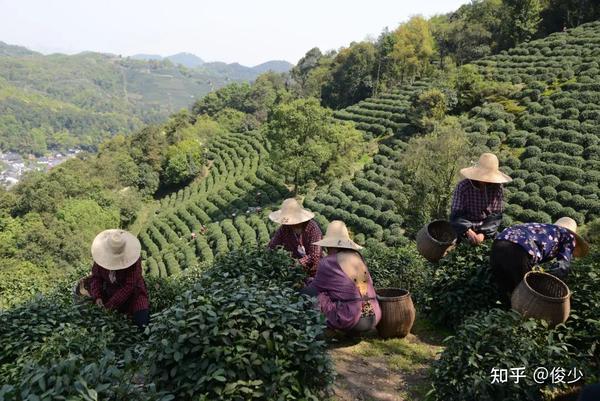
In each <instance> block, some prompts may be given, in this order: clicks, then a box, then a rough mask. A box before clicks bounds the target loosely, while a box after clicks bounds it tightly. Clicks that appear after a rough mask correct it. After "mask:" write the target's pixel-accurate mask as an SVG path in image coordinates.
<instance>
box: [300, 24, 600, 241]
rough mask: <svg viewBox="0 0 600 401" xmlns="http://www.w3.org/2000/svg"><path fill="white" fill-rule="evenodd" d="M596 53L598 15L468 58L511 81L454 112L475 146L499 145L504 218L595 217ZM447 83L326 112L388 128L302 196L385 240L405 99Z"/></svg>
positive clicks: (599, 52)
mask: <svg viewBox="0 0 600 401" xmlns="http://www.w3.org/2000/svg"><path fill="white" fill-rule="evenodd" d="M599 60H600V23H598V22H595V23H590V24H586V25H583V26H581V27H579V28H576V29H572V30H569V31H568V32H566V33H565V32H561V33H556V34H553V35H550V36H549V37H548V38H545V39H541V40H536V41H533V42H530V43H527V44H524V45H522V46H520V47H517V48H515V49H511V50H510V51H508V52H503V53H502V54H499V55H497V56H493V57H488V58H485V59H483V60H480V61H477V62H476V63H475V64H474V65H475V67H476V69H477V71H478V72H479V73H480V74H481V75H482V76H483V77H484V78H485V79H486V80H489V81H495V82H499V83H504V82H505V83H512V84H515V85H517V86H516V88H518V90H517V91H516V93H514V94H511V95H510V96H507V97H503V98H500V99H498V100H497V101H486V102H484V103H483V104H482V105H479V106H477V107H474V108H472V109H471V110H469V111H468V112H467V113H465V114H462V115H459V117H460V121H461V124H462V126H463V127H464V129H465V130H466V131H467V134H468V136H469V139H470V142H471V143H472V145H473V146H474V147H475V148H476V149H477V151H478V152H484V151H493V152H496V153H497V154H499V156H500V160H501V164H502V165H503V168H504V170H505V171H506V172H507V173H509V174H511V175H512V176H513V178H515V180H514V182H513V183H511V184H509V185H508V186H507V189H506V192H507V196H506V199H507V201H508V206H507V214H508V216H509V217H508V218H507V220H506V223H510V222H512V221H515V222H516V221H523V222H526V221H541V222H550V221H551V220H552V221H553V220H554V219H556V218H558V217H560V216H570V217H572V218H574V219H575V220H577V221H578V223H579V224H583V223H585V222H589V221H591V220H594V219H596V218H598V217H600V189H599V183H600V84H599V82H600V75H599V74H600V69H599V67H600V66H599V64H598V63H599ZM448 86H449V85H448V83H447V82H435V81H426V82H417V83H415V84H414V85H411V86H407V87H405V88H403V89H399V90H397V91H394V92H390V93H387V94H382V95H381V96H379V97H377V98H369V99H367V100H364V101H362V102H360V103H358V104H356V105H355V106H351V107H349V108H347V109H344V110H341V111H338V112H336V113H335V116H336V117H337V118H340V119H344V120H350V121H354V122H356V123H357V127H358V128H360V129H363V130H365V131H366V132H368V133H370V134H372V135H384V136H386V135H387V136H393V138H390V139H388V140H386V141H384V142H383V144H382V145H380V151H379V154H378V155H376V156H375V157H374V159H373V163H372V164H370V165H368V166H367V167H366V168H365V169H364V171H362V172H359V173H358V174H356V176H355V177H354V178H353V179H352V180H347V181H344V182H342V183H336V184H335V185H333V186H332V188H330V189H327V190H323V191H322V192H320V193H318V194H317V195H316V196H315V197H314V198H311V199H309V200H308V201H307V203H306V204H307V205H308V206H309V207H311V208H312V209H313V210H315V211H318V212H320V213H323V214H324V215H325V216H326V217H327V218H329V219H333V218H341V219H343V220H348V221H352V222H355V221H356V219H357V218H367V219H371V220H372V222H373V223H375V224H376V225H380V226H381V228H378V227H376V226H375V225H373V226H370V228H371V229H370V230H361V229H360V226H359V225H356V224H351V225H352V227H353V228H357V229H358V230H357V231H356V232H357V234H358V236H359V239H362V238H363V235H362V234H364V235H367V236H373V235H374V236H375V238H377V239H379V240H381V239H383V240H384V241H385V242H386V243H388V244H394V243H397V242H398V241H399V240H401V238H402V237H401V235H400V233H401V228H400V227H401V225H402V220H403V219H402V215H403V213H402V211H403V210H405V208H406V207H407V206H408V205H407V204H406V197H405V194H407V193H410V188H409V187H407V186H406V184H405V183H404V184H403V182H402V176H401V172H400V169H399V167H398V164H397V161H398V160H400V159H401V158H402V149H403V148H405V147H406V142H405V140H406V139H407V138H408V137H409V136H410V135H412V134H413V133H414V132H416V131H417V129H416V127H414V126H412V125H411V118H410V113H411V112H413V110H411V109H412V107H413V105H412V104H411V99H415V98H416V97H417V96H418V95H419V93H422V92H423V91H425V90H428V89H431V88H440V89H444V90H447V88H448ZM458 95H460V93H459V94H458Z"/></svg>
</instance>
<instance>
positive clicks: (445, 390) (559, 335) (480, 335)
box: [431, 254, 600, 401]
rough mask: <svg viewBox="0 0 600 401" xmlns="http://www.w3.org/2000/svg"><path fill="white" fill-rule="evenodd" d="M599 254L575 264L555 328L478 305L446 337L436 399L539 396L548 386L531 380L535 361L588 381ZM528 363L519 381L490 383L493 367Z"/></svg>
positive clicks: (599, 349)
mask: <svg viewBox="0 0 600 401" xmlns="http://www.w3.org/2000/svg"><path fill="white" fill-rule="evenodd" d="M598 256H599V255H598V254H594V255H591V256H590V257H588V258H587V259H584V260H582V261H578V262H576V263H574V264H573V266H572V268H571V272H570V274H569V276H568V278H567V284H568V285H569V288H570V289H571V291H572V292H573V295H572V297H571V308H572V309H571V315H570V317H569V319H568V320H567V322H566V323H565V324H564V325H559V326H557V327H556V328H554V329H550V328H548V327H547V324H546V323H545V322H543V321H539V320H533V319H529V320H525V319H523V318H521V316H520V315H518V314H517V313H516V312H507V311H503V310H500V309H492V310H491V311H490V312H486V311H480V312H478V313H477V314H476V315H474V316H472V317H470V318H469V319H467V320H466V321H465V322H464V324H463V325H461V326H460V327H459V328H458V330H457V332H456V335H455V336H453V337H450V338H449V339H448V340H447V348H446V350H445V351H444V353H443V354H442V356H441V358H440V359H439V361H438V362H436V363H435V364H434V370H433V371H432V373H431V377H432V379H433V387H434V390H433V392H432V394H433V395H434V396H435V397H434V399H437V400H447V399H452V400H459V401H460V400H473V399H477V400H506V399H518V400H532V401H533V400H541V399H542V395H543V393H544V391H547V390H549V389H550V388H551V386H550V382H548V384H549V385H548V386H544V385H539V384H537V383H535V382H533V381H532V378H531V374H532V373H533V370H534V369H535V368H537V367H545V368H548V369H549V370H551V369H552V368H553V367H561V368H564V369H566V370H567V371H568V370H569V369H571V368H573V367H577V368H578V369H580V370H581V371H582V373H583V378H584V380H585V382H587V383H595V382H597V381H598V380H599V379H600V377H599V372H600V339H599V338H598V331H599V330H600V292H599V291H598V289H599V288H600V274H599V273H598V271H599V270H598V268H599V267H600V264H599V262H598V260H599V259H598ZM522 366H524V367H526V370H527V372H528V373H529V377H527V378H525V379H523V380H522V381H521V382H520V383H519V384H515V383H512V382H509V383H504V384H492V383H491V369H492V368H508V369H510V368H514V367H522ZM571 379H573V378H571Z"/></svg>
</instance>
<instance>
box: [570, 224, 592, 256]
mask: <svg viewBox="0 0 600 401" xmlns="http://www.w3.org/2000/svg"><path fill="white" fill-rule="evenodd" d="M567 230H569V229H568V228H567ZM569 231H570V232H571V234H573V235H574V236H575V250H574V251H573V256H575V257H576V258H583V257H586V256H587V255H589V253H590V244H588V242H587V241H586V240H585V239H583V237H582V236H581V235H579V234H577V233H576V232H575V231H572V230H569Z"/></svg>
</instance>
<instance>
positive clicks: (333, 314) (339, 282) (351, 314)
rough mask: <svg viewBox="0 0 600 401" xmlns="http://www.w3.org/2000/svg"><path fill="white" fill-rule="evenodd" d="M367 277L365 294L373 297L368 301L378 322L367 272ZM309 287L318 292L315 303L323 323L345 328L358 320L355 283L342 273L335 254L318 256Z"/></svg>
mask: <svg viewBox="0 0 600 401" xmlns="http://www.w3.org/2000/svg"><path fill="white" fill-rule="evenodd" d="M367 273H368V271H367ZM368 280H369V281H368V287H367V294H368V296H369V298H373V299H372V300H370V301H368V302H370V303H371V306H372V307H373V311H374V312H375V320H376V323H379V320H380V319H381V309H380V308H379V302H377V296H376V294H375V288H373V280H372V279H371V275H370V274H368ZM309 287H314V288H315V289H316V290H317V291H318V293H319V295H318V300H319V306H320V308H321V312H323V314H324V315H325V317H326V318H327V326H329V327H331V328H333V329H338V330H348V329H351V328H352V327H354V326H355V325H356V323H358V321H359V319H360V315H361V310H362V302H363V301H362V299H361V296H360V292H359V290H358V287H357V286H356V285H355V284H354V281H352V279H350V277H348V276H347V275H346V273H344V271H343V270H342V267H341V266H340V265H339V263H338V262H337V257H336V255H335V254H334V255H329V256H327V257H325V258H322V259H321V261H320V262H319V267H318V269H317V275H316V276H315V279H314V280H313V281H312V282H311V283H310V285H309Z"/></svg>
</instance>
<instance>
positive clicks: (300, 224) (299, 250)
mask: <svg viewBox="0 0 600 401" xmlns="http://www.w3.org/2000/svg"><path fill="white" fill-rule="evenodd" d="M313 217H315V214H314V213H312V212H311V211H309V210H306V209H304V208H303V207H302V206H301V205H300V203H298V201H297V200H296V199H294V198H289V199H286V200H284V201H283V203H282V205H281V209H280V210H277V211H275V212H273V213H271V214H269V219H271V220H272V221H274V222H275V223H279V224H281V227H279V228H278V229H277V231H276V232H275V234H274V235H273V238H272V239H271V241H270V242H269V245H268V246H269V248H271V249H275V248H277V247H278V246H282V247H283V248H284V249H285V250H286V251H288V252H290V253H291V255H292V257H293V258H294V259H297V260H298V262H299V263H300V264H301V265H302V266H303V267H304V270H305V271H306V272H307V273H308V275H309V276H311V277H313V276H314V275H315V273H316V272H317V265H318V264H319V260H320V259H321V247H320V246H318V245H315V242H317V241H319V240H320V239H321V238H322V237H323V233H322V232H321V229H320V228H319V225H318V224H317V222H316V221H314V220H313Z"/></svg>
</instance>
